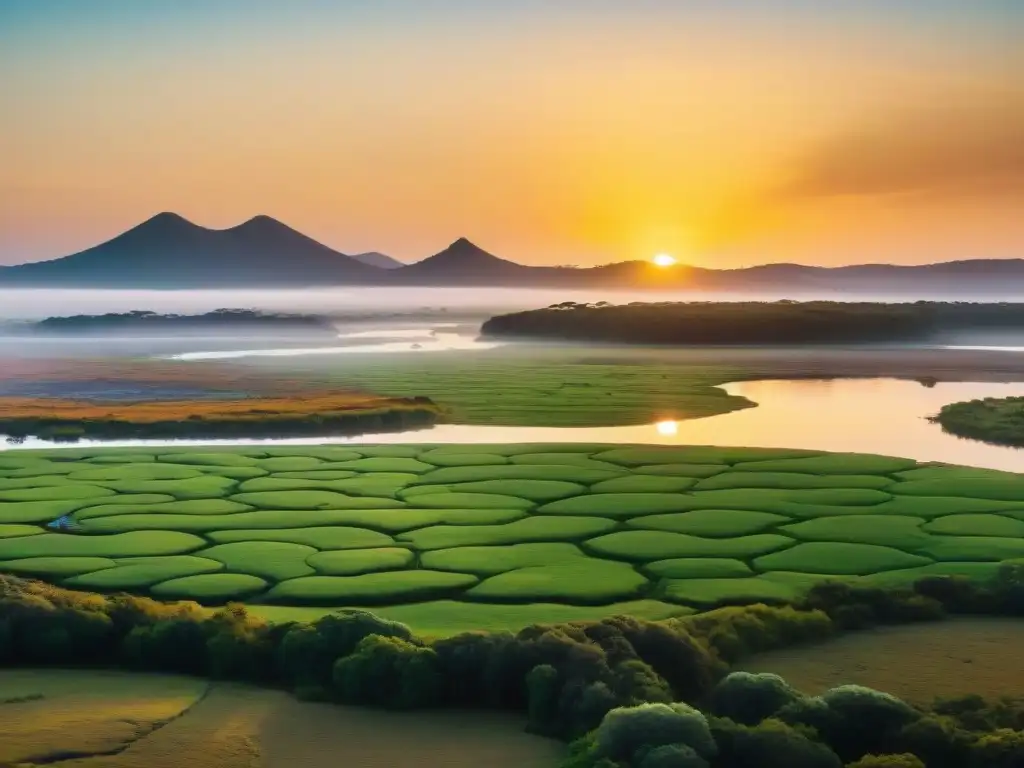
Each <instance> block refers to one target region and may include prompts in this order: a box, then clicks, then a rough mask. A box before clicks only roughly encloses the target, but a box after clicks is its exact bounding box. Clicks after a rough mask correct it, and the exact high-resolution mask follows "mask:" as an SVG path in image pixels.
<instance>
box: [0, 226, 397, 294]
mask: <svg viewBox="0 0 1024 768" xmlns="http://www.w3.org/2000/svg"><path fill="white" fill-rule="evenodd" d="M380 272H381V270H380V269H379V268H376V267H372V266H369V265H367V264H364V263H363V262H361V261H358V260H356V259H354V258H352V257H351V256H346V255H345V254H342V253H338V252H337V251H334V250H331V249H330V248H328V247H327V246H326V245H323V244H321V243H318V242H317V241H316V240H313V239H311V238H309V237H306V236H305V235H303V234H302V233H300V232H296V231H295V230H294V229H292V228H291V227H288V226H286V225H284V224H282V223H281V222H279V221H277V220H276V219H272V218H270V217H269V216H256V217H254V218H252V219H249V220H248V221H246V222H245V223H243V224H239V225H238V226H236V227H231V228H230V229H207V228H206V227H200V226H199V225H197V224H193V223H192V222H190V221H188V220H187V219H185V218H183V217H181V216H178V215H177V214H174V213H160V214H157V215H156V216H154V217H153V218H151V219H148V220H147V221H144V222H143V223H142V224H139V225H138V226H137V227H135V228H134V229H130V230H128V231H127V232H125V233H123V234H121V235H118V236H117V237H115V238H114V239H112V240H108V241H107V242H105V243H101V244H100V245H97V246H95V247H93V248H89V249H87V250H85V251H81V252H79V253H76V254H73V255H71V256H65V257H64V258H61V259H54V260H53V261H41V262H35V263H31V264H21V265H18V266H15V267H6V268H3V269H0V284H6V285H12V284H13V285H43V286H111V287H150V288H183V287H200V286H202V287H214V286H220V287H223V286H255V285H263V286H302V285H322V284H324V283H328V284H334V283H373V282H375V281H376V280H377V277H376V276H377V275H378V274H379V273H380Z"/></svg>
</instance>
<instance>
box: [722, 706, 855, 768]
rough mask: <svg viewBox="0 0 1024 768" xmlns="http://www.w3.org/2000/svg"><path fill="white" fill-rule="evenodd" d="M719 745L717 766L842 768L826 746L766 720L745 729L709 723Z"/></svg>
mask: <svg viewBox="0 0 1024 768" xmlns="http://www.w3.org/2000/svg"><path fill="white" fill-rule="evenodd" d="M712 732H713V733H714V737H715V741H716V742H717V743H718V746H719V750H720V753H719V760H718V764H720V765H722V766H728V768H841V766H842V761H840V759H839V757H838V756H837V755H836V754H835V752H833V751H832V750H831V749H829V748H828V746H827V745H825V744H821V743H819V742H817V741H814V740H813V739H812V738H811V737H810V735H809V734H813V733H814V732H813V731H812V730H809V729H808V730H807V731H803V730H801V729H799V728H794V727H792V726H790V725H787V724H786V723H783V722H781V721H780V720H776V719H774V718H769V719H768V720H765V721H763V722H761V723H759V724H758V725H755V726H746V725H740V724H738V723H734V722H733V721H732V720H728V719H724V718H723V719H717V720H715V721H713V723H712Z"/></svg>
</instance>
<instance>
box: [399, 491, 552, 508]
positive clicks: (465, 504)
mask: <svg viewBox="0 0 1024 768" xmlns="http://www.w3.org/2000/svg"><path fill="white" fill-rule="evenodd" d="M406 502H407V503H408V504H409V506H410V507H425V508H427V509H520V510H527V509H530V508H532V507H533V506H534V502H532V501H530V500H529V499H521V498H519V497H518V496H501V495H498V494H495V493H456V492H450V491H441V492H439V493H430V494H417V495H415V496H411V497H409V498H407V499H406Z"/></svg>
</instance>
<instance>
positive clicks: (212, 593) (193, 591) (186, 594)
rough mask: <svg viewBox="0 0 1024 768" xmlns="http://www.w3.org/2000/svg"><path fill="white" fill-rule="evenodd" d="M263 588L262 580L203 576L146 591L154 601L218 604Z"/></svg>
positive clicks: (236, 575) (242, 575)
mask: <svg viewBox="0 0 1024 768" xmlns="http://www.w3.org/2000/svg"><path fill="white" fill-rule="evenodd" d="M267 586H268V584H267V582H266V581H265V580H264V579H261V578H259V577H258V576H252V575H250V574H247V573H203V574H200V575H198V576H184V577H182V578H180V579H170V580H169V581H164V582H161V583H160V584H156V585H154V586H152V587H150V589H149V591H150V592H151V593H152V594H153V595H154V596H156V597H162V598H165V599H171V600H196V601H199V602H205V603H222V602H225V601H227V600H242V599H244V598H247V597H252V596H253V595H255V594H257V593H259V592H262V591H263V590H264V589H266V588H267Z"/></svg>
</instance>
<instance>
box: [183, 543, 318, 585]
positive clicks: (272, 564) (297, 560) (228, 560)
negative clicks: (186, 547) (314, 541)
mask: <svg viewBox="0 0 1024 768" xmlns="http://www.w3.org/2000/svg"><path fill="white" fill-rule="evenodd" d="M316 552H317V550H316V549H314V548H313V547H310V546H307V545H304V544H292V543H289V542H282V541H238V542H233V543H231V544H218V545H216V546H213V547H210V548H209V549H204V550H203V551H202V556H203V557H206V558H210V559H211V560H217V561H219V562H221V563H224V565H225V566H227V569H228V570H229V571H238V572H241V573H250V574H253V575H254V576H262V577H263V578H265V579H268V580H270V581H283V580H285V579H295V578H298V577H300V576H310V575H312V574H314V573H316V571H314V570H313V569H312V568H311V567H310V566H308V565H307V564H306V559H307V558H308V557H309V556H310V555H315V554H316Z"/></svg>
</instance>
